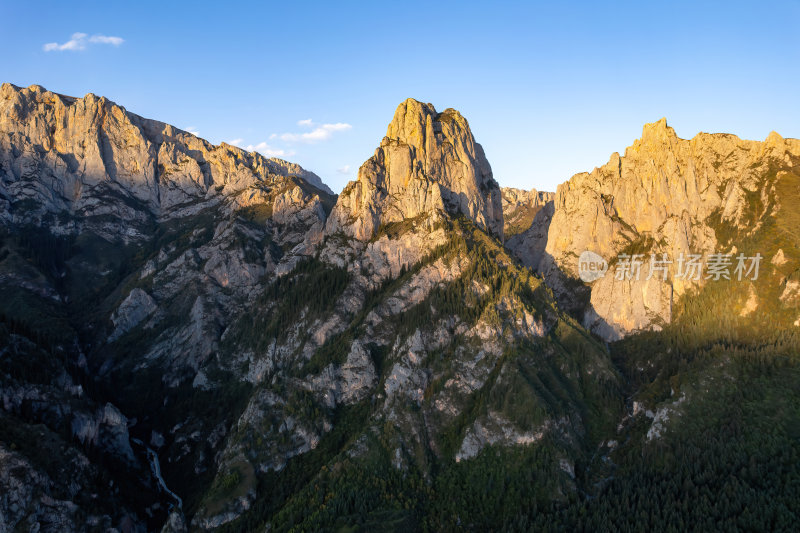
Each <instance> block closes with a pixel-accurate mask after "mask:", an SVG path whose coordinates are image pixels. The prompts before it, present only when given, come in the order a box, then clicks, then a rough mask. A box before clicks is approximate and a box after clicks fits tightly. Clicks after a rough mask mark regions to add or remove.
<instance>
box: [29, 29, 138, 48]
mask: <svg viewBox="0 0 800 533" xmlns="http://www.w3.org/2000/svg"><path fill="white" fill-rule="evenodd" d="M124 42H125V39H123V38H122V37H114V36H111V35H100V34H95V35H92V36H89V35H88V34H86V33H80V32H77V33H73V34H72V38H71V39H70V40H69V41H67V42H65V43H61V44H59V43H46V44H44V45H43V46H42V50H44V51H45V52H63V51H73V52H77V51H80V50H86V49H87V48H88V47H89V46H90V45H93V44H110V45H112V46H119V45H121V44H122V43H124Z"/></svg>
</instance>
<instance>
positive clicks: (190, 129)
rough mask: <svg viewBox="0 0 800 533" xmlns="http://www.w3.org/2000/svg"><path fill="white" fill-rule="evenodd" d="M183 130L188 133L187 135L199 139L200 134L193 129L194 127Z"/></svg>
mask: <svg viewBox="0 0 800 533" xmlns="http://www.w3.org/2000/svg"><path fill="white" fill-rule="evenodd" d="M183 129H184V131H188V132H189V133H191V134H192V135H194V136H195V137H199V136H200V132H199V131H197V128H195V127H194V126H189V127H186V128H183Z"/></svg>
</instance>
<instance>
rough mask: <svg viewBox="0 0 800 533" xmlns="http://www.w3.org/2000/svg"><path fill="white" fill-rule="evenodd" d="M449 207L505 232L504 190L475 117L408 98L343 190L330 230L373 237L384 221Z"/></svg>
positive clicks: (498, 233)
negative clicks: (474, 128) (472, 122)
mask: <svg viewBox="0 0 800 533" xmlns="http://www.w3.org/2000/svg"><path fill="white" fill-rule="evenodd" d="M443 212H449V213H460V214H463V215H464V216H466V217H468V218H470V219H471V220H473V221H474V222H475V223H476V224H477V225H478V226H479V227H482V228H484V229H486V230H487V231H489V232H491V233H493V234H494V235H497V236H498V237H500V238H502V236H503V212H502V204H501V197H500V189H499V187H498V185H497V182H495V181H494V178H493V177H492V170H491V167H490V166H489V162H488V161H487V160H486V156H485V155H484V153H483V149H482V148H481V146H480V145H479V144H478V143H477V142H475V138H474V137H473V135H472V132H471V130H470V128H469V123H468V122H467V120H466V119H465V118H464V117H463V116H461V114H460V113H459V112H458V111H455V110H453V109H447V110H445V111H444V112H442V113H437V111H436V109H434V107H433V106H432V105H431V104H423V103H421V102H418V101H416V100H413V99H408V100H406V101H405V102H403V103H402V104H400V105H399V106H398V108H397V110H396V111H395V114H394V118H393V119H392V122H391V123H390V124H389V127H388V129H387V131H386V137H384V138H383V140H382V141H381V144H380V146H379V147H378V149H377V150H376V151H375V155H374V156H373V157H371V158H370V159H369V160H367V161H366V162H365V163H364V164H363V165H362V166H361V168H360V169H359V171H358V180H357V181H354V182H350V183H349V184H348V185H347V186H346V187H345V189H344V191H342V193H341V195H340V196H339V201H338V202H337V205H336V207H335V208H334V210H333V213H332V214H331V217H330V218H329V220H328V224H327V228H326V231H327V232H328V233H336V232H337V231H344V232H345V233H346V234H348V235H350V236H352V237H355V238H357V239H360V240H369V239H370V238H372V237H373V236H374V235H375V234H376V233H377V232H378V229H379V228H380V226H381V225H382V224H387V223H392V222H401V221H403V220H408V219H413V218H415V217H418V216H420V215H425V216H428V215H435V214H436V213H443Z"/></svg>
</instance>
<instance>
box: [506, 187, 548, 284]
mask: <svg viewBox="0 0 800 533" xmlns="http://www.w3.org/2000/svg"><path fill="white" fill-rule="evenodd" d="M502 191H503V218H504V220H505V236H506V239H507V240H506V243H505V245H506V248H508V249H509V250H510V251H511V253H513V254H514V255H515V256H516V257H517V259H519V260H520V261H522V263H523V264H524V265H525V266H527V267H530V268H534V269H535V268H536V267H537V266H538V265H539V262H540V261H541V260H542V257H543V255H544V249H545V246H547V232H548V230H549V229H550V221H551V219H552V218H553V200H554V198H555V194H554V193H551V192H542V191H537V190H536V189H531V190H530V191H523V190H521V189H513V188H503V189H502Z"/></svg>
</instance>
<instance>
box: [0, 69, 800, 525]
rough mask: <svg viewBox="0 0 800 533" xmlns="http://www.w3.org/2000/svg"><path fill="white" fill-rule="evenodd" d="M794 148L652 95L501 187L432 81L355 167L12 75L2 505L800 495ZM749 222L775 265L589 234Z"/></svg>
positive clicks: (64, 511) (367, 504)
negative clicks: (220, 139) (322, 173)
mask: <svg viewBox="0 0 800 533" xmlns="http://www.w3.org/2000/svg"><path fill="white" fill-rule="evenodd" d="M712 141H713V142H712ZM687 143H689V144H687ZM797 148H798V145H797V141H793V140H791V139H781V138H779V137H778V136H776V135H774V136H771V137H770V139H768V140H767V141H766V142H765V143H753V142H750V141H740V140H738V139H736V138H735V137H732V136H723V137H719V136H716V137H715V136H707V137H703V136H699V137H698V138H696V139H694V140H692V141H684V140H681V139H678V138H677V137H676V136H675V135H674V132H672V131H671V129H669V128H668V127H667V126H666V123H657V124H654V125H648V126H646V127H645V134H644V135H643V138H642V140H641V141H637V143H636V144H634V146H633V147H632V148H631V149H629V152H626V155H625V156H624V157H619V156H615V157H614V158H612V161H611V163H609V165H606V166H605V167H602V168H601V169H597V170H595V171H594V172H593V173H592V174H585V175H578V176H576V177H574V178H573V179H572V180H570V182H568V183H567V184H565V185H563V186H561V187H560V188H559V191H558V192H557V193H556V194H555V195H554V194H550V193H542V192H537V191H530V192H527V191H520V190H515V189H500V187H499V186H498V184H497V182H496V181H495V180H494V178H493V175H492V171H491V167H490V165H489V163H488V161H487V160H486V157H485V155H484V153H483V150H482V148H481V146H480V145H479V144H478V143H477V142H476V141H475V139H474V137H473V135H472V132H471V130H470V128H469V124H468V122H467V121H466V119H465V118H464V117H463V116H461V114H460V113H458V112H457V111H455V110H452V109H448V110H445V111H444V112H441V113H440V112H438V111H436V109H435V108H434V107H433V106H432V105H430V104H424V103H420V102H418V101H416V100H413V99H409V100H407V101H405V102H403V103H402V104H401V105H400V106H399V107H398V108H397V110H396V112H395V115H394V117H393V119H392V120H391V122H390V124H389V127H388V129H387V133H386V136H385V137H384V139H383V140H382V141H381V142H380V145H379V146H378V148H377V149H376V151H375V154H374V155H373V156H372V157H371V158H370V159H368V160H367V161H366V162H365V163H364V164H363V165H362V166H361V168H360V169H359V173H358V179H357V180H356V181H354V182H351V183H349V184H348V185H347V186H346V187H345V188H344V190H343V191H342V192H341V194H339V195H338V196H336V195H334V194H332V192H331V191H330V190H329V189H328V188H327V187H326V186H325V185H324V184H323V183H322V181H321V180H320V179H319V178H318V177H317V176H315V175H314V174H312V173H310V172H308V171H306V170H304V169H302V168H300V167H299V166H297V165H294V164H292V163H288V162H286V161H282V160H276V159H266V158H264V157H262V156H260V155H259V154H257V153H250V152H246V151H244V150H241V149H239V148H237V147H233V146H229V145H226V144H222V145H220V146H213V145H211V144H209V143H207V142H206V141H204V140H202V139H199V138H197V137H195V136H194V135H191V134H189V133H187V132H184V131H181V130H178V129H176V128H173V127H172V126H169V125H166V124H163V123H160V122H156V121H152V120H147V119H143V118H141V117H139V116H137V115H134V114H132V113H130V112H128V111H126V110H125V109H124V108H122V107H120V106H118V105H116V104H114V103H113V102H110V101H108V100H106V99H104V98H98V97H95V96H94V95H87V96H86V97H84V98H81V99H76V98H70V97H66V96H62V95H58V94H54V93H51V92H48V91H46V90H44V89H43V88H41V87H37V86H33V87H30V88H27V89H20V88H17V87H14V86H12V85H9V84H4V85H3V87H2V93H1V94H0V221H2V228H1V233H0V239H1V240H0V289H2V295H3V298H1V299H0V313H2V314H1V315H0V318H1V319H2V325H0V343H1V345H2V348H0V387H1V391H0V395H2V403H1V404H0V407H2V409H0V454H1V459H0V486H2V493H3V494H7V495H8V497H6V498H4V499H0V530H3V529H14V528H16V529H30V528H35V527H37V525H36V524H38V527H40V528H42V529H44V530H48V529H49V530H53V531H65V530H91V529H93V528H95V529H97V528H99V529H104V528H110V527H116V528H118V529H120V530H125V529H128V530H131V529H133V530H159V529H161V528H162V527H163V530H165V531H181V530H186V529H189V530H221V531H250V530H255V531H263V530H265V529H268V530H271V531H284V530H340V529H342V530H363V531H374V530H397V531H414V530H422V531H440V530H453V529H459V528H463V529H469V530H486V529H520V530H527V529H531V528H533V529H537V530H547V529H559V530H563V529H569V530H575V529H582V530H598V529H631V530H642V529H661V528H663V529H666V528H667V527H668V526H672V527H673V528H675V529H678V530H680V529H684V528H686V527H687V526H688V524H699V526H698V527H701V528H702V529H704V530H713V529H725V530H730V529H734V528H737V527H738V528H744V529H758V528H759V527H763V528H764V529H773V530H775V529H790V528H791V527H792V525H793V524H795V523H796V520H797V518H798V516H797V514H798V509H797V507H798V504H797V502H798V501H800V495H799V494H798V493H797V487H798V484H797V480H798V479H800V477H798V476H799V474H800V473H798V471H797V465H798V464H800V463H798V459H800V457H798V450H799V449H800V443H798V439H800V434H798V430H797V428H799V427H800V398H798V396H800V387H798V383H800V376H799V375H798V372H797V367H796V358H797V353H798V351H797V348H798V342H797V341H798V338H797V333H796V329H797V326H796V324H794V321H795V320H797V317H798V316H800V311H798V309H797V307H798V303H800V302H798V300H800V281H798V280H796V279H795V278H796V276H797V274H796V272H797V267H798V258H800V253H798V252H799V251H800V248H799V247H798V240H797V236H796V229H797V224H795V223H794V222H793V221H794V219H795V218H796V216H795V214H794V210H795V209H794V208H795V207H796V206H797V205H798V204H797V201H798V198H797V195H798V184H799V183H800V182H798V178H797V176H798V172H797V170H796V169H797V167H798V156H797V154H798V153H800V150H798V149H797ZM676 169H677V170H676ZM712 170H713V172H712ZM634 178H636V179H634ZM636 180H638V181H636ZM681 180H683V181H681ZM698 183H700V184H701V185H700V186H698V185H697V184H698ZM693 187H694V188H693ZM681 191H682V192H681ZM679 192H680V194H683V195H684V196H685V198H684V196H680V195H679ZM642 199H646V201H642ZM668 202H675V203H676V205H672V204H669V206H668V205H667V203H668ZM679 202H682V203H683V204H685V205H684V207H683V208H681V207H680V206H678V205H677V203H679ZM587 227H592V228H596V233H593V234H591V235H588V236H587V235H584V234H583V233H581V232H583V231H585V230H584V228H587ZM670 228H672V229H670ZM687 228H688V229H687ZM689 229H690V230H691V231H689ZM679 235H684V236H685V239H683V240H679V239H678V238H677V237H676V236H679ZM732 246H736V247H737V250H743V251H745V252H747V253H748V254H751V253H755V252H756V251H760V252H761V254H762V255H764V256H765V257H766V260H765V263H764V265H762V277H761V278H759V280H757V281H754V282H752V283H748V284H740V283H737V282H735V281H729V282H723V283H716V284H713V283H698V284H696V285H692V286H689V285H686V286H680V288H678V287H677V286H675V289H674V294H675V296H674V298H673V285H674V283H672V282H671V280H672V278H670V283H669V284H659V285H653V284H652V283H650V284H635V283H628V284H626V286H625V288H624V289H623V290H622V294H623V295H624V297H623V301H621V303H618V304H617V303H612V300H610V299H609V298H610V294H611V292H610V291H611V288H609V287H608V286H607V284H608V281H600V282H595V283H594V284H584V283H583V282H580V281H579V280H577V279H576V275H575V270H574V268H573V267H574V265H573V264H572V261H573V260H574V258H575V257H577V254H580V252H581V251H583V250H582V248H588V249H593V250H594V251H596V252H599V253H602V254H604V256H605V257H606V258H607V259H609V260H610V261H612V262H613V261H614V260H615V257H616V256H617V255H619V254H621V253H624V252H626V251H628V252H630V251H632V250H636V251H644V252H649V251H670V252H671V251H681V250H688V249H697V251H729V250H730V248H731V247H732ZM610 279H613V276H612V277H610ZM667 285H669V287H668V288H667ZM612 288H613V287H612ZM667 291H669V298H666V297H665V296H664V294H667ZM614 294H616V293H614ZM653 295H655V296H653ZM664 302H668V311H669V314H668V315H665V313H664V309H665V304H664ZM795 315H796V316H795ZM665 316H666V318H665ZM769 324H771V325H772V327H766V326H767V325H769ZM606 341H610V344H607V343H606ZM690 504H691V505H690ZM695 504H696V505H695Z"/></svg>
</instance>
